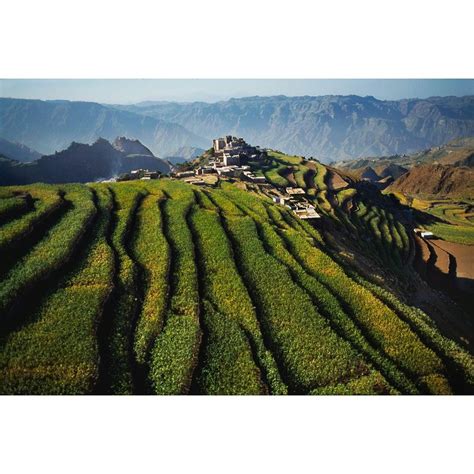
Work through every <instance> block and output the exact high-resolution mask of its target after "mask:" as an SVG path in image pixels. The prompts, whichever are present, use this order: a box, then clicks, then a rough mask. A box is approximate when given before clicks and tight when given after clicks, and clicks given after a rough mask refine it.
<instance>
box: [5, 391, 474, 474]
mask: <svg viewBox="0 0 474 474" xmlns="http://www.w3.org/2000/svg"><path fill="white" fill-rule="evenodd" d="M0 418H1V420H2V429H1V430H0V446H2V462H1V464H2V467H3V468H4V467H5V466H6V467H8V469H3V472H6V473H8V474H17V473H18V474H20V473H21V474H23V473H25V472H35V473H43V472H45V473H48V474H56V473H58V474H59V473H60V474H64V473H65V472H67V473H69V474H73V473H78V474H79V473H81V474H83V473H96V472H97V473H102V472H103V473H109V472H110V473H132V472H137V473H142V472H148V471H150V472H163V473H166V474H173V473H180V474H181V473H185V472H197V473H200V472H202V473H206V474H212V473H219V474H222V473H238V474H242V473H257V472H263V473H266V472H269V473H303V472H323V473H325V474H326V473H346V472H351V473H353V472H354V473H359V472H360V473H364V474H372V473H374V474H380V473H384V474H391V473H394V474H400V473H411V472H429V473H430V474H436V473H443V474H445V473H447V472H453V473H458V472H468V471H469V466H471V465H472V436H471V433H470V431H469V430H470V429H471V428H472V423H473V421H474V419H473V418H474V417H473V410H472V397H421V396H420V397H393V398H388V397H28V398H25V397H2V398H0ZM463 427H464V428H465V429H464V430H463Z"/></svg>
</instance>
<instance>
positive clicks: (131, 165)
mask: <svg viewBox="0 0 474 474" xmlns="http://www.w3.org/2000/svg"><path fill="white" fill-rule="evenodd" d="M121 138H122V139H123V137H121ZM125 140H126V139H125ZM122 141H123V140H122ZM130 142H131V143H133V144H134V145H137V143H136V141H131V140H130ZM140 145H141V144H140ZM141 146H143V145H141ZM138 168H147V169H150V170H151V171H160V172H161V173H169V172H170V171H171V167H170V165H169V163H167V162H166V161H164V160H162V159H160V158H157V157H155V156H153V155H149V154H126V153H124V152H122V151H120V150H117V149H116V148H115V147H114V146H113V145H112V144H111V143H110V142H109V141H107V140H106V139H104V138H99V139H98V140H96V141H95V142H94V143H93V144H92V145H89V144H84V143H77V142H72V143H71V144H70V145H69V146H68V147H67V148H66V149H64V150H62V151H60V152H57V153H55V154H52V155H45V156H43V157H41V158H40V159H39V160H36V161H34V162H31V163H20V162H18V161H15V160H11V159H8V158H7V157H3V158H2V160H0V185H12V184H29V183H34V182H45V183H67V182H79V183H85V182H90V181H98V180H101V179H109V178H112V177H114V176H117V175H118V174H121V173H127V172H129V171H131V170H133V169H138Z"/></svg>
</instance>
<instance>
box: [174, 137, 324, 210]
mask: <svg viewBox="0 0 474 474" xmlns="http://www.w3.org/2000/svg"><path fill="white" fill-rule="evenodd" d="M212 145H213V154H212V158H211V159H210V160H209V162H208V164H206V165H201V166H199V167H198V168H195V169H193V170H188V171H181V172H178V173H176V177H177V178H179V179H183V180H184V181H186V182H187V183H190V184H196V185H203V184H206V181H205V179H204V175H207V174H212V173H215V174H216V175H217V176H219V177H224V178H239V179H242V180H244V181H249V182H251V183H255V184H266V182H267V180H266V178H265V176H257V175H255V174H254V173H253V172H252V170H251V167H250V166H249V164H248V163H249V162H255V161H259V160H261V159H264V158H265V157H266V154H267V152H266V150H260V148H259V147H253V146H250V145H249V144H248V143H247V142H246V141H245V140H244V139H243V138H236V137H233V136H231V135H228V136H226V137H223V138H216V139H215V140H213V142H212ZM267 186H268V185H267ZM262 189H263V188H262ZM267 195H270V196H271V197H272V199H273V201H274V202H275V203H277V204H280V205H282V206H285V207H287V208H288V209H291V210H292V211H293V212H294V214H295V215H296V216H298V217H299V218H300V219H319V218H320V217H321V216H320V215H319V214H318V213H317V212H316V208H315V206H314V205H313V204H312V203H311V201H310V200H309V199H308V198H307V196H306V192H305V190H304V189H302V188H299V187H287V188H286V189H285V191H284V192H281V191H278V190H276V189H274V188H273V187H271V191H270V192H269V193H268V191H267Z"/></svg>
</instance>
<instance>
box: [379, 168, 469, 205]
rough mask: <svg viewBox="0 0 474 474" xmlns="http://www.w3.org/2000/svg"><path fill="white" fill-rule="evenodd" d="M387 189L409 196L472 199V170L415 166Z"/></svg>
mask: <svg viewBox="0 0 474 474" xmlns="http://www.w3.org/2000/svg"><path fill="white" fill-rule="evenodd" d="M388 189H389V191H397V192H402V193H403V194H407V195H411V196H414V195H420V196H436V197H450V198H465V199H474V170H473V169H472V168H465V167H455V166H446V165H422V166H415V167H414V168H412V169H411V170H410V171H409V172H408V173H406V174H404V175H402V176H400V178H398V179H397V180H396V181H395V182H394V183H393V184H392V185H391V186H390V187H389V188H388Z"/></svg>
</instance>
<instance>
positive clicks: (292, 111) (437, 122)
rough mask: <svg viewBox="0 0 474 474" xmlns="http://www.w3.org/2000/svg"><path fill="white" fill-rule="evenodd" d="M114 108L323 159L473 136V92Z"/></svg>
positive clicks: (410, 148)
mask: <svg viewBox="0 0 474 474" xmlns="http://www.w3.org/2000/svg"><path fill="white" fill-rule="evenodd" d="M117 108H118V109H120V110H126V111H129V112H133V113H135V114H139V115H145V116H148V117H153V118H156V119H160V120H163V121H165V122H172V123H176V124H179V125H181V126H183V127H185V128H186V129H187V130H190V131H191V132H193V133H194V134H196V135H199V136H201V137H205V138H206V139H208V140H210V139H212V138H215V137H217V136H222V135H225V134H232V135H238V136H242V137H244V138H245V139H246V140H247V141H248V142H249V143H252V144H256V145H260V146H264V147H270V148H274V149H281V150H283V151H285V152H286V153H293V154H297V155H304V156H314V157H316V158H318V159H320V160H321V161H323V162H330V161H337V160H343V159H351V158H358V157H364V156H384V155H385V156H386V155H393V154H403V153H412V152H416V151H419V150H423V149H426V148H430V147H432V146H438V145H441V144H443V143H446V142H447V141H449V140H452V139H454V138H458V137H464V136H474V96H465V97H432V98H429V99H404V100H397V101H382V100H378V99H375V98H374V97H359V96H354V95H351V96H320V97H310V96H304V97H285V96H275V97H246V98H242V99H230V100H227V101H223V102H217V103H212V104H209V103H204V102H194V103H174V102H156V103H153V102H147V103H142V104H137V105H129V106H117Z"/></svg>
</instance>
